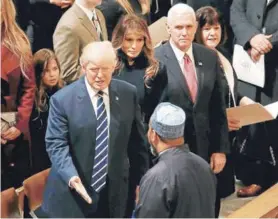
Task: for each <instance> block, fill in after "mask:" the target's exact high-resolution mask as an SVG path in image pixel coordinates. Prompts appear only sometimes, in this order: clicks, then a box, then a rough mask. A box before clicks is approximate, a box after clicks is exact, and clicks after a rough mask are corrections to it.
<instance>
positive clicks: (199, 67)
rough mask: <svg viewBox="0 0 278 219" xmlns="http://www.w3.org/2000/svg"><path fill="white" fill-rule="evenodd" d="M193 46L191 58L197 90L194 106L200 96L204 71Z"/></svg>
mask: <svg viewBox="0 0 278 219" xmlns="http://www.w3.org/2000/svg"><path fill="white" fill-rule="evenodd" d="M192 46H193V48H192V49H193V56H194V61H195V69H196V74H197V80H198V90H197V97H196V102H195V105H196V104H197V103H198V100H199V98H200V94H201V91H202V88H203V82H204V69H203V61H202V54H201V53H199V52H198V49H196V47H195V44H194V43H193V44H192Z"/></svg>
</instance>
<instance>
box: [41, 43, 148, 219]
mask: <svg viewBox="0 0 278 219" xmlns="http://www.w3.org/2000/svg"><path fill="white" fill-rule="evenodd" d="M98 51H101V52H102V53H103V54H105V56H100V55H99V52H98ZM81 66H82V69H83V72H84V73H86V75H85V76H84V77H82V78H80V79H79V80H78V81H76V82H75V83H73V84H71V85H69V86H67V87H65V88H64V89H62V90H61V91H59V92H58V93H57V94H55V95H54V96H53V97H52V98H51V100H50V112H49V120H48V126H47V133H46V149H47V152H48V154H49V157H50V160H51V162H52V168H51V171H50V174H49V177H48V180H47V183H46V189H45V192H44V201H43V204H42V210H43V211H44V212H45V213H46V214H47V215H48V216H50V217H61V218H63V217H72V218H83V217H106V218H109V217H119V218H120V217H123V216H124V213H125V208H126V200H127V191H128V180H127V179H128V175H129V173H128V172H129V166H130V167H131V171H132V176H133V177H135V178H136V179H134V180H135V181H137V183H138V184H139V181H140V178H141V177H142V175H143V174H144V173H145V171H146V170H147V168H148V154H147V147H146V141H145V138H144V130H143V124H142V122H141V121H140V120H141V115H140V109H139V105H138V100H137V96H136V89H135V87H134V86H132V85H130V84H128V83H126V82H123V81H118V80H114V79H112V80H111V77H112V72H113V71H114V68H115V66H116V54H115V52H114V50H113V48H112V45H111V43H110V42H107V41H105V42H94V43H90V44H88V46H86V47H85V48H84V51H83V54H82V57H81Z"/></svg>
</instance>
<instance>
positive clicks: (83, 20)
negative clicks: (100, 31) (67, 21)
mask: <svg viewBox="0 0 278 219" xmlns="http://www.w3.org/2000/svg"><path fill="white" fill-rule="evenodd" d="M72 7H74V12H75V14H76V16H77V17H78V19H79V20H80V22H81V24H82V25H83V26H84V27H85V28H86V29H87V30H88V31H89V32H90V34H91V35H92V37H93V38H94V39H95V40H97V39H98V35H97V31H96V29H95V28H94V25H93V23H92V21H90V19H89V18H88V16H87V15H86V14H85V12H84V11H82V9H81V8H80V7H79V6H78V5H76V4H74V5H73V6H72Z"/></svg>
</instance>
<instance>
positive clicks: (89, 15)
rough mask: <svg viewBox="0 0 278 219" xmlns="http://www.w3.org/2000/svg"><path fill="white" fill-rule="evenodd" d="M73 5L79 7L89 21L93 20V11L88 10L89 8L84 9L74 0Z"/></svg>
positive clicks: (94, 11) (77, 0)
mask: <svg viewBox="0 0 278 219" xmlns="http://www.w3.org/2000/svg"><path fill="white" fill-rule="evenodd" d="M75 4H77V5H78V7H80V8H81V9H82V11H84V13H85V14H86V15H87V16H88V18H89V20H92V19H93V16H94V14H95V13H96V10H95V9H93V10H92V9H89V8H85V7H84V6H82V5H81V4H80V1H79V0H75Z"/></svg>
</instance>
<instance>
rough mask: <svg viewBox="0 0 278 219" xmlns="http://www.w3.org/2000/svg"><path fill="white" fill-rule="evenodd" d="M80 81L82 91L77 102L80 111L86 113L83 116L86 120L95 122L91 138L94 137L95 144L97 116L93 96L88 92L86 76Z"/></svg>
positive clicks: (91, 122) (90, 122) (79, 92)
mask: <svg viewBox="0 0 278 219" xmlns="http://www.w3.org/2000/svg"><path fill="white" fill-rule="evenodd" d="M78 83H80V91H78V95H77V103H78V104H79V106H80V112H81V113H82V114H83V115H85V116H84V117H83V118H84V119H86V120H91V121H88V122H89V124H93V125H92V132H91V133H92V135H91V139H92V142H93V145H94V144H95V141H96V125H97V118H96V114H95V110H94V107H93V105H92V101H91V98H90V96H89V93H88V91H87V88H86V84H85V76H82V77H81V78H80V80H79V81H78ZM80 122H81V121H80Z"/></svg>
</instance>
